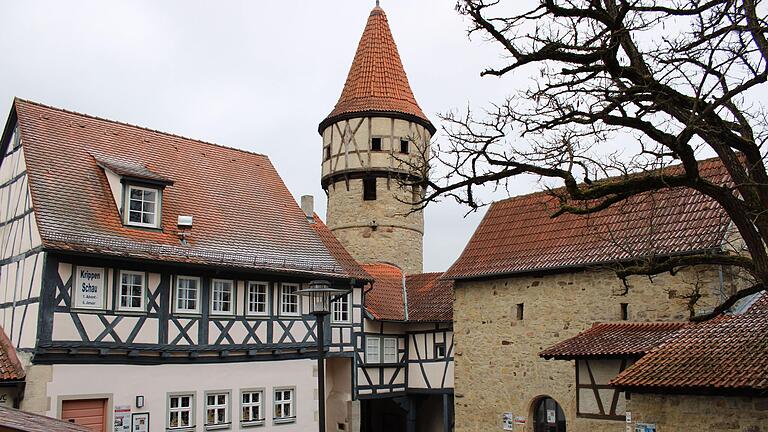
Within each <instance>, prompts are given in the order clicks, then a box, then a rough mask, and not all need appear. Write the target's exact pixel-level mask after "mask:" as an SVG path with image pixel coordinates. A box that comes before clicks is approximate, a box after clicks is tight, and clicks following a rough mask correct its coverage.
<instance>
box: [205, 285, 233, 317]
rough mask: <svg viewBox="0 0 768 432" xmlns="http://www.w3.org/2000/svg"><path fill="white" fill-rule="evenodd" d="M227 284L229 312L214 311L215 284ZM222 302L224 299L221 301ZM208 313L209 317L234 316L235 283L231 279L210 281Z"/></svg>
mask: <svg viewBox="0 0 768 432" xmlns="http://www.w3.org/2000/svg"><path fill="white" fill-rule="evenodd" d="M217 283H228V284H229V310H216V309H215V308H214V306H215V305H216V284H217ZM221 302H222V303H223V302H224V299H223V298H222V299H221ZM209 303H210V305H209V307H210V311H211V315H234V314H235V281H234V280H232V279H211V298H210V302H209Z"/></svg>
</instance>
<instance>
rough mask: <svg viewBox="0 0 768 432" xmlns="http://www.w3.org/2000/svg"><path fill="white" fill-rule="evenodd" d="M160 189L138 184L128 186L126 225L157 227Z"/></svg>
mask: <svg viewBox="0 0 768 432" xmlns="http://www.w3.org/2000/svg"><path fill="white" fill-rule="evenodd" d="M159 207H160V191H159V190H157V189H150V188H145V187H139V186H128V211H127V216H126V224H127V225H135V226H143V227H151V228H157V226H158V225H159V223H158V221H159V218H158V217H157V215H158V210H159V209H160V208H159Z"/></svg>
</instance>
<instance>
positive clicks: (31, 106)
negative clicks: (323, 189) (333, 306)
mask: <svg viewBox="0 0 768 432" xmlns="http://www.w3.org/2000/svg"><path fill="white" fill-rule="evenodd" d="M14 108H15V111H16V113H17V116H18V125H19V129H20V131H21V137H22V142H23V148H24V153H25V157H26V161H27V170H28V175H29V185H30V191H31V195H32V200H33V204H34V208H35V214H36V218H37V223H38V227H39V229H40V234H41V236H42V238H43V243H44V245H45V246H46V247H48V248H53V249H61V250H76V251H82V252H88V253H100V254H112V255H115V256H131V257H136V258H147V259H154V260H164V261H173V262H185V263H199V264H207V265H218V266H236V267H241V268H249V269H260V270H266V271H278V272H304V273H307V274H310V275H323V276H329V277H346V276H347V275H346V274H345V272H344V269H343V268H342V267H341V266H340V265H339V263H338V262H337V261H336V260H335V258H334V257H333V256H332V254H331V253H330V252H329V251H328V250H327V249H326V247H325V245H324V244H323V242H322V241H321V239H320V238H319V236H318V235H317V233H316V232H315V231H314V230H313V229H312V228H310V226H309V224H308V222H307V218H306V216H305V215H304V213H303V212H302V211H301V209H300V208H299V206H298V205H297V204H296V202H295V201H294V199H293V197H292V196H291V194H290V192H289V191H288V189H287V188H286V186H285V184H284V183H283V181H282V179H281V178H280V176H279V175H278V173H277V171H276V170H275V168H274V167H273V166H272V164H271V162H270V161H269V159H268V158H267V157H266V156H264V155H260V154H255V153H250V152H246V151H242V150H237V149H233V148H228V147H223V146H219V145H216V144H210V143H206V142H201V141H196V140H193V139H189V138H183V137H180V136H176V135H170V134H167V133H162V132H157V131H153V130H149V129H145V128H141V127H137V126H132V125H127V124H124V123H118V122H114V121H110V120H105V119H101V118H96V117H91V116H88V115H84V114H78V113H73V112H69V111H65V110H61V109H57V108H52V107H48V106H45V105H41V104H37V103H33V102H28V101H24V100H20V99H16V100H15V101H14ZM93 155H98V156H99V157H101V158H104V157H109V158H111V160H112V161H115V160H117V161H130V162H131V163H133V164H134V168H136V167H144V168H146V171H148V172H149V173H151V174H152V175H153V176H155V177H157V178H163V179H171V180H173V182H174V183H173V185H170V186H167V187H166V188H165V190H164V192H163V200H162V205H163V209H162V212H161V213H162V228H163V229H162V230H147V229H136V228H131V227H126V226H123V224H122V220H121V217H120V214H119V210H118V208H117V206H116V205H115V200H114V199H113V196H112V193H111V191H110V188H109V184H108V182H107V178H106V176H105V174H104V171H103V170H102V168H100V167H99V166H98V165H97V161H96V159H95V158H94V157H93ZM137 169H138V168H137ZM134 174H135V173H134ZM144 174H145V175H149V174H147V173H146V172H145V173H144ZM179 215H186V216H193V217H194V226H193V228H192V230H191V235H190V236H189V245H182V244H181V243H180V240H179V237H178V233H177V227H176V222H177V216H179Z"/></svg>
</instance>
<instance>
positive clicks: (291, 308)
mask: <svg viewBox="0 0 768 432" xmlns="http://www.w3.org/2000/svg"><path fill="white" fill-rule="evenodd" d="M298 290H299V285H297V284H287V283H284V284H282V285H280V314H281V315H298V314H299V295H298V294H296V291H298Z"/></svg>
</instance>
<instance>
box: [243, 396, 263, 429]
mask: <svg viewBox="0 0 768 432" xmlns="http://www.w3.org/2000/svg"><path fill="white" fill-rule="evenodd" d="M263 399H264V392H263V391H260V390H259V391H244V392H243V393H242V397H241V398H240V400H241V401H242V403H241V416H240V421H241V422H243V423H245V424H248V425H254V426H255V425H256V424H261V423H262V422H263V421H264V411H262V402H263Z"/></svg>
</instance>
